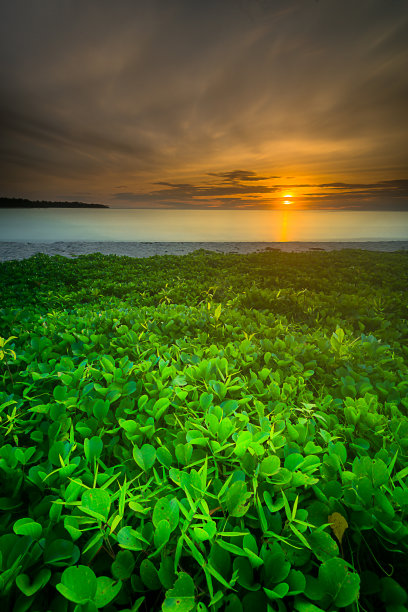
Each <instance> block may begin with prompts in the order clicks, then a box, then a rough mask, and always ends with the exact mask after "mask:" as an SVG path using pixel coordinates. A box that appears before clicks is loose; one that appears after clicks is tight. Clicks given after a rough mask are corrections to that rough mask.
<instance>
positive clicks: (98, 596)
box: [94, 576, 122, 608]
mask: <svg viewBox="0 0 408 612" xmlns="http://www.w3.org/2000/svg"><path fill="white" fill-rule="evenodd" d="M121 588H122V583H121V582H120V581H118V582H116V581H115V580H112V578H108V577H107V576H99V577H98V578H97V579H96V593H95V599H94V601H95V604H96V607H97V608H103V607H105V606H107V605H108V604H110V602H111V601H113V600H114V599H115V597H116V596H117V595H118V594H119V591H120V590H121Z"/></svg>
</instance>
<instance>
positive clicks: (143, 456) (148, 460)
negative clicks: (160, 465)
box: [133, 444, 156, 472]
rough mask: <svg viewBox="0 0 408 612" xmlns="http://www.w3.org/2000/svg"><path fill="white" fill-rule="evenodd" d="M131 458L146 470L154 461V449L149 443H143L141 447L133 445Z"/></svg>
mask: <svg viewBox="0 0 408 612" xmlns="http://www.w3.org/2000/svg"><path fill="white" fill-rule="evenodd" d="M133 458H134V460H135V461H136V463H137V464H138V466H139V467H140V468H141V469H142V470H143V471H144V472H146V471H147V470H150V468H152V467H153V465H154V463H155V461H156V449H155V448H154V446H152V445H151V444H143V446H142V448H138V447H137V446H134V447H133Z"/></svg>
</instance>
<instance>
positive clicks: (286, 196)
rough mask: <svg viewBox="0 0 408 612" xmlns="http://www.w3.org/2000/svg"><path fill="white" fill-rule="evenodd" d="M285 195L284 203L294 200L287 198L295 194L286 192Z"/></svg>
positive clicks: (290, 202)
mask: <svg viewBox="0 0 408 612" xmlns="http://www.w3.org/2000/svg"><path fill="white" fill-rule="evenodd" d="M283 197H284V198H285V200H284V201H283V203H284V204H287V205H288V204H292V200H288V199H287V198H293V195H292V194H291V193H285V194H284V195H283Z"/></svg>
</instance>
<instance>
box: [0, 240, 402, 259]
mask: <svg viewBox="0 0 408 612" xmlns="http://www.w3.org/2000/svg"><path fill="white" fill-rule="evenodd" d="M197 249H206V250H209V251H215V252H217V253H255V252H260V251H270V250H275V249H277V250H281V251H286V252H297V253H301V252H308V251H309V252H313V251H316V252H319V251H338V250H340V249H363V250H365V251H388V252H390V251H402V250H403V251H407V250H408V240H407V241H387V242H0V261H10V260H13V259H26V258H27V257H31V256H32V255H35V254H36V253H45V254H46V255H63V256H64V257H78V255H88V254H89V253H102V254H103V255H127V256H129V257H152V256H153V255H187V254H188V253H192V252H193V251H196V250H197Z"/></svg>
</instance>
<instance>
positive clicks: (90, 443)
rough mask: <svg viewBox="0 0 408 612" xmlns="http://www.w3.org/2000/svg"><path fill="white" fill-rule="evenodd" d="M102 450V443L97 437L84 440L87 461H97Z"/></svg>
mask: <svg viewBox="0 0 408 612" xmlns="http://www.w3.org/2000/svg"><path fill="white" fill-rule="evenodd" d="M102 450H103V442H102V440H101V439H100V437H99V436H93V437H92V438H91V439H89V438H85V441H84V452H85V457H86V459H87V461H90V462H92V461H93V460H94V459H99V457H100V456H101V454H102Z"/></svg>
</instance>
